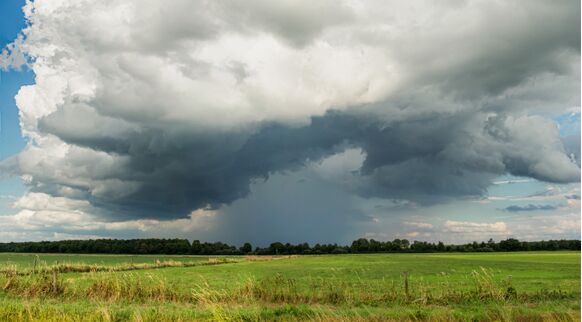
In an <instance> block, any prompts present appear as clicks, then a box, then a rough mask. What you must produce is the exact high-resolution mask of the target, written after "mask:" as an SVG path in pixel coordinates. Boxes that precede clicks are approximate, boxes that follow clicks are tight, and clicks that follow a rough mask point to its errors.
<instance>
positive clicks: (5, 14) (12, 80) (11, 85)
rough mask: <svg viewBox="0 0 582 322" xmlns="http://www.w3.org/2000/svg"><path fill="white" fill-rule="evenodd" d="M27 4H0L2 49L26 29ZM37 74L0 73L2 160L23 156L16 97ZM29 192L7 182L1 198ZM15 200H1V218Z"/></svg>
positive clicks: (15, 179)
mask: <svg viewBox="0 0 582 322" xmlns="http://www.w3.org/2000/svg"><path fill="white" fill-rule="evenodd" d="M23 5H24V1H19V0H14V1H2V2H0V47H2V48H4V46H6V45H7V44H9V43H11V42H13V41H14V39H15V38H16V36H17V35H18V34H19V33H20V31H21V30H22V29H23V28H24V27H25V26H26V23H25V19H24V14H23V12H22V6H23ZM33 82H34V74H33V73H32V72H31V71H30V70H28V69H27V68H23V69H20V70H5V71H0V118H1V119H0V160H5V159H6V158H9V157H11V156H14V155H16V154H17V153H18V152H20V151H21V150H22V149H23V148H24V146H25V144H26V141H25V139H24V138H23V137H22V135H21V132H20V126H19V122H18V108H17V107H16V103H15V101H14V96H15V95H16V93H17V92H18V90H19V89H20V87H21V86H23V85H27V84H32V83H33ZM25 191H26V189H25V187H24V185H23V184H22V181H21V180H20V178H18V177H10V178H3V180H2V181H0V195H2V196H21V195H22V194H24V192H25ZM13 201H14V200H12V199H11V198H9V199H6V198H5V199H0V214H7V213H13V212H14V209H11V208H10V207H8V206H9V204H10V203H12V202H13Z"/></svg>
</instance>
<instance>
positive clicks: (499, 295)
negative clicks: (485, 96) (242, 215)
mask: <svg viewBox="0 0 582 322" xmlns="http://www.w3.org/2000/svg"><path fill="white" fill-rule="evenodd" d="M0 271H2V272H3V273H2V274H1V276H0V320H2V321H4V320H13V321H21V320H52V321H126V320H130V321H175V320H186V321H187V320H216V321H224V320H235V321H257V320H265V321H270V320H284V321H296V320H320V321H328V320H331V321H352V320H353V321H367V320H372V321H374V320H375V321H386V320H405V321H406V320H412V321H424V320H433V321H470V320H478V321H481V320H484V321H515V320H521V321H579V320H580V312H579V310H580V252H529V253H487V254H477V253H474V254H456V253H452V254H451V253H447V254H371V255H326V256H291V257H229V258H224V257H220V258H219V257H210V258H209V257H200V256H116V255H46V254H43V255H38V256H36V255H32V254H0Z"/></svg>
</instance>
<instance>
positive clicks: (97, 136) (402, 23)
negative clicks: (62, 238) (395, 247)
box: [5, 0, 580, 230]
mask: <svg viewBox="0 0 582 322" xmlns="http://www.w3.org/2000/svg"><path fill="white" fill-rule="evenodd" d="M419 6H420V7H422V10H420V7H419ZM579 6H580V3H579V1H562V2H557V3H548V2H546V1H527V2H524V1H478V0H476V1H443V2H438V3H435V2H432V1H426V2H417V3H415V4H411V3H408V2H405V1H366V2H358V1H356V2H353V1H346V2H343V1H317V2H308V1H306V2H295V1H276V2H273V1H261V0H256V1H246V2H244V3H233V2H229V1H213V2H191V1H175V2H172V6H168V5H167V3H164V2H162V1H153V0H151V1H124V2H123V3H121V2H116V1H101V2H98V3H96V2H91V1H59V2H51V1H45V0H36V1H34V2H31V3H28V4H27V5H26V7H25V12H26V14H27V18H28V20H29V22H30V26H29V27H28V28H27V29H26V30H24V35H25V38H23V40H20V41H19V42H17V43H15V45H14V46H13V47H11V48H17V49H18V50H19V51H21V52H23V53H24V54H26V55H27V56H28V58H29V59H30V61H31V62H30V66H31V69H32V70H33V71H34V72H35V74H36V82H35V84H34V85H30V86H24V87H23V88H21V90H20V92H19V94H18V95H17V97H16V100H17V104H18V107H19V109H20V116H21V127H22V131H23V134H24V135H25V136H27V137H28V138H29V144H28V146H27V147H26V149H25V150H24V151H23V152H22V153H21V154H20V155H19V156H18V168H19V173H20V174H21V175H22V177H23V179H24V181H25V183H26V184H27V185H28V187H29V188H30V193H31V194H38V195H47V196H51V197H52V198H63V200H68V201H70V203H71V204H72V205H74V207H81V205H80V204H79V203H78V202H82V205H83V206H82V207H83V209H85V210H86V211H87V212H89V213H91V214H92V215H94V216H97V217H99V218H101V219H103V220H106V221H121V220H140V219H152V220H166V219H177V218H188V217H189V216H190V215H191V213H192V212H193V211H196V210H200V209H205V210H209V211H210V210H216V209H219V208H221V207H223V206H225V205H231V204H233V203H236V205H239V206H238V208H236V209H239V210H240V212H241V213H243V214H244V213H248V214H250V213H253V211H254V209H256V208H257V207H258V208H261V206H257V205H259V204H261V202H259V201H258V200H255V199H252V191H251V187H252V185H253V183H255V182H259V181H264V180H267V181H268V180H270V178H272V177H273V176H277V175H283V174H285V173H289V172H298V171H302V170H303V169H306V167H307V166H313V164H318V163H321V162H323V163H325V160H329V159H330V158H332V157H334V156H337V155H342V153H345V152H346V151H354V150H355V151H360V156H361V160H360V163H359V164H358V168H357V169H352V170H351V171H349V172H347V173H336V172H333V173H331V172H329V173H328V175H327V176H323V177H322V178H321V180H323V181H321V182H320V183H318V185H317V187H315V188H313V189H314V190H317V191H323V190H324V189H323V187H326V188H325V190H326V191H334V190H333V187H342V188H341V192H338V193H337V194H333V193H331V192H330V194H326V195H325V196H324V197H322V198H321V199H320V202H321V205H317V202H318V201H317V200H312V201H311V203H312V205H311V206H310V208H309V209H303V208H302V209H298V211H301V212H302V213H305V214H309V215H308V216H309V217H310V218H313V219H312V220H313V222H315V223H316V224H314V225H315V226H318V225H323V221H324V220H323V218H330V214H332V213H333V214H336V215H337V220H338V221H340V222H346V221H350V220H360V219H361V220H366V219H365V216H361V215H360V214H358V212H357V211H354V212H353V214H352V215H349V214H348V213H347V212H346V211H345V209H348V210H349V209H350V207H349V205H343V204H342V206H341V207H332V208H333V209H332V208H329V207H328V208H325V207H324V204H330V203H333V200H334V198H338V196H345V194H347V195H354V196H357V197H359V198H384V199H398V200H404V201H410V202H413V203H415V204H420V205H429V204H436V203H442V202H447V201H450V200H455V199H459V198H467V197H478V196H481V195H483V194H484V193H485V192H486V191H487V188H488V187H489V186H490V185H491V184H492V180H493V178H494V177H495V176H497V175H503V174H512V175H515V176H524V177H531V178H535V179H538V180H541V181H546V182H552V183H568V182H577V181H579V178H580V167H579V165H580V161H579V159H580V157H579V150H578V151H572V149H574V146H573V145H572V144H570V141H571V140H572V139H567V140H565V141H564V140H563V139H561V138H560V136H559V131H558V127H557V126H556V124H555V123H554V122H553V121H551V120H550V119H549V118H547V117H545V116H552V115H559V114H561V113H564V111H566V110H567V109H568V108H571V107H572V106H579V104H580V103H579V101H580V97H579V78H580V74H579V71H580V59H579V55H580V33H579V28H578V26H579V25H580V16H579V12H580V7H579ZM321 12H325V13H326V14H325V15H321V14H320V13H321ZM169 21H171V23H168V22H169ZM13 50H15V49H13ZM5 56H6V57H8V56H9V54H8V53H7V54H6V55H5ZM539 115H545V116H539ZM578 142H579V141H578ZM576 153H577V154H576ZM324 172H325V171H324ZM330 173H331V174H330ZM318 182H319V181H318ZM296 193H299V192H296ZM249 194H251V197H249ZM263 195H264V196H266V197H265V198H266V199H270V200H272V199H276V198H275V197H273V196H271V195H270V194H269V193H266V192H265V193H263ZM322 196H323V195H322ZM245 198H251V201H247V203H246V204H245V201H244V200H243V199H245ZM266 199H265V201H264V202H263V208H265V209H269V207H270V206H269V202H268V201H266ZM26 200H30V198H29V199H26V198H24V199H23V200H22V202H21V203H20V206H21V207H22V208H23V209H26V208H27V206H26V202H25V201H26ZM59 200H61V199H59ZM250 204H252V205H254V206H253V207H255V208H253V207H250V206H249V205H250ZM271 208H272V207H271ZM341 209H344V210H341ZM271 212H272V213H273V214H272V216H274V217H273V218H277V217H276V216H279V217H289V216H292V214H290V213H279V214H276V213H275V212H276V211H275V210H273V209H272V211H271ZM249 216H251V215H248V216H244V215H241V217H240V218H238V219H232V218H235V217H236V216H232V215H230V216H226V217H225V218H231V219H229V221H228V222H223V223H222V225H223V226H224V227H236V226H237V225H236V224H235V223H238V222H239V221H240V220H243V219H241V218H250V217H249ZM257 216H258V217H257V218H262V219H261V220H263V221H268V220H267V219H265V217H261V215H257ZM318 216H321V217H320V218H321V220H319V219H317V218H318ZM251 217H252V216H251ZM332 217H333V216H332ZM354 218H355V219H354ZM357 218H360V219H357ZM273 220H274V219H273ZM326 221H327V222H329V220H326ZM273 225H275V224H273ZM337 229H338V230H341V229H342V228H341V227H340V226H338V227H337Z"/></svg>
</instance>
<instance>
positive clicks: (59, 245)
mask: <svg viewBox="0 0 582 322" xmlns="http://www.w3.org/2000/svg"><path fill="white" fill-rule="evenodd" d="M536 250H547V251H557V250H580V240H548V241H519V240H517V239H514V238H509V239H506V240H501V241H499V242H495V241H493V240H492V239H490V240H489V241H487V242H480V243H478V242H472V243H467V244H460V245H445V244H444V243H442V242H438V243H430V242H424V241H413V242H412V243H411V242H410V241H408V240H406V239H394V240H393V241H377V240H374V239H366V238H360V239H357V240H354V241H353V242H352V243H351V245H349V246H347V245H338V244H315V245H313V246H310V245H309V244H308V243H302V244H296V245H293V244H289V243H286V244H283V243H280V242H275V243H272V244H270V245H269V246H268V247H255V248H253V246H252V245H251V244H250V243H244V244H243V245H242V246H240V247H236V246H233V245H228V244H226V243H223V242H213V243H209V242H200V241H199V240H194V241H193V242H192V243H190V242H189V241H188V240H187V239H155V238H150V239H93V240H62V241H41V242H10V243H0V252H18V253H79V254H180V255H188V254H189V255H293V254H298V255H310V254H312V255H316V254H361V253H431V252H515V251H536Z"/></svg>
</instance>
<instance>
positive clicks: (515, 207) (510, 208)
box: [504, 204, 557, 212]
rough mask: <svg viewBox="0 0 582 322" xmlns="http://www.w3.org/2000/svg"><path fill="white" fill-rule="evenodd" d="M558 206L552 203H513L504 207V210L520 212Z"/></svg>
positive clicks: (549, 208)
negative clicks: (519, 204)
mask: <svg viewBox="0 0 582 322" xmlns="http://www.w3.org/2000/svg"><path fill="white" fill-rule="evenodd" d="M556 208H557V207H556V206H552V205H533V204H529V205H527V206H518V205H512V206H508V207H506V208H504V210H505V211H509V212H520V211H538V210H556Z"/></svg>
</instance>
